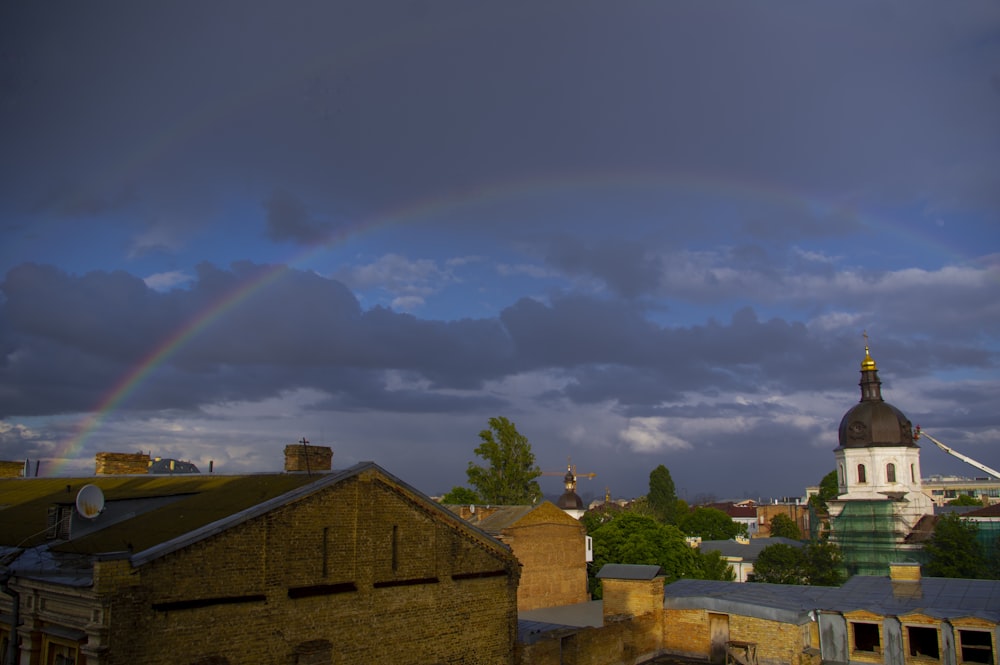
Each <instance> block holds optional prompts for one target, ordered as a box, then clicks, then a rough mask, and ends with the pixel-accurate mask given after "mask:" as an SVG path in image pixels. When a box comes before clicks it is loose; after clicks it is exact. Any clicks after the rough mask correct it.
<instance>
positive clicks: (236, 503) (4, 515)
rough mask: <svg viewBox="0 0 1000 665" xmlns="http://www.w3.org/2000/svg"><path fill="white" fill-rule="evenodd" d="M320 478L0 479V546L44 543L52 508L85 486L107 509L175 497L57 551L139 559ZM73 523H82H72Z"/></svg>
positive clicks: (69, 500) (69, 502)
mask: <svg viewBox="0 0 1000 665" xmlns="http://www.w3.org/2000/svg"><path fill="white" fill-rule="evenodd" d="M320 477H322V476H316V475H312V476H309V475H306V474H260V475H246V476H224V475H204V476H193V475H185V476H98V477H93V478H4V479H0V545H6V546H22V547H30V546H34V545H39V544H42V543H44V542H45V541H46V531H47V529H46V525H47V522H46V520H47V516H48V510H49V507H50V506H53V505H58V504H63V505H72V504H73V503H74V501H75V499H76V495H77V493H78V492H79V491H80V489H81V488H82V487H84V486H85V485H96V486H97V487H99V488H101V490H102V491H103V492H104V498H105V505H108V504H110V503H111V502H113V501H122V500H130V499H133V500H134V499H150V498H157V497H160V498H166V497H173V498H174V500H173V501H170V502H169V503H165V504H164V505H160V506H158V507H155V508H153V509H151V510H148V511H147V512H141V513H140V514H137V515H135V516H133V517H128V518H125V519H121V521H119V522H117V523H115V524H111V525H110V526H107V527H106V528H103V529H100V530H98V531H95V532H93V533H90V534H87V535H83V536H81V537H79V538H74V539H72V540H70V541H67V542H65V543H62V544H59V545H56V546H55V547H53V550H55V551H65V552H73V553H78V554H99V553H103V552H116V551H122V550H128V549H131V550H132V551H135V552H140V551H142V550H145V549H147V548H149V547H152V546H154V545H158V544H160V543H163V542H166V541H169V540H171V539H173V538H176V537H178V536H181V535H183V534H185V533H187V532H190V531H192V530H194V529H197V528H199V527H202V526H205V525H206V524H210V523H212V522H215V521H216V520H219V519H222V518H225V517H228V516H230V515H233V514H236V513H238V512H240V511H242V510H245V509H248V508H251V507H252V506H255V505H257V504H259V503H261V502H263V501H267V500H269V499H273V498H275V497H278V496H281V495H282V494H284V493H286V492H289V491H291V490H294V489H296V488H298V487H301V486H303V485H306V484H308V483H311V482H314V481H316V480H317V479H318V478H320ZM74 519H82V518H80V517H79V516H75V517H74ZM97 519H98V520H100V519H101V518H100V517H98V518H97Z"/></svg>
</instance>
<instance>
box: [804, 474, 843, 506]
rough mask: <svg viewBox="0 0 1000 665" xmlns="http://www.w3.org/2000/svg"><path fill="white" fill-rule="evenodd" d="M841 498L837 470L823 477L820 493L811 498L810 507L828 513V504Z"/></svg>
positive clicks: (820, 483)
mask: <svg viewBox="0 0 1000 665" xmlns="http://www.w3.org/2000/svg"><path fill="white" fill-rule="evenodd" d="M838 496H840V481H839V480H838V479H837V470H836V469H834V470H833V471H831V472H830V473H828V474H826V475H825V476H823V478H822V480H820V481H819V493H818V494H814V495H812V496H811V497H809V505H811V506H812V507H813V508H815V509H816V510H817V511H818V512H821V513H825V512H827V507H826V502H827V501H830V500H831V499H836V498H837V497H838Z"/></svg>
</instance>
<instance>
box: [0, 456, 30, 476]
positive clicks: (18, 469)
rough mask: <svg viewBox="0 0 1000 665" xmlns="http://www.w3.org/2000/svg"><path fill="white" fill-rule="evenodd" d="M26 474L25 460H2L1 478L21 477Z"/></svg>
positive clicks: (0, 463) (0, 465)
mask: <svg viewBox="0 0 1000 665" xmlns="http://www.w3.org/2000/svg"><path fill="white" fill-rule="evenodd" d="M23 475H24V462H8V461H4V460H0V478H20V477H21V476H23Z"/></svg>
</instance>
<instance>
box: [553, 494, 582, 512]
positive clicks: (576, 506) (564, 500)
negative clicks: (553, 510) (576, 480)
mask: <svg viewBox="0 0 1000 665" xmlns="http://www.w3.org/2000/svg"><path fill="white" fill-rule="evenodd" d="M556 505H557V506H559V507H560V508H562V509H563V510H581V509H583V499H581V498H580V496H579V495H578V494H577V493H576V492H563V495H562V496H561V497H559V500H558V501H556Z"/></svg>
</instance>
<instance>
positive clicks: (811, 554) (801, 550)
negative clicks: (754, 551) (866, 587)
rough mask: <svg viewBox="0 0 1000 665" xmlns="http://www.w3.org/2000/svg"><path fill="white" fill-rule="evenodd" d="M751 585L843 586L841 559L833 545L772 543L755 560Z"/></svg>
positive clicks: (837, 549)
mask: <svg viewBox="0 0 1000 665" xmlns="http://www.w3.org/2000/svg"><path fill="white" fill-rule="evenodd" d="M750 581H751V582H765V583H768V584H806V585H811V586H839V585H841V584H843V583H844V572H843V559H842V557H841V554H840V549H839V548H838V547H837V546H836V545H834V544H832V543H809V544H808V545H806V546H805V547H795V546H794V545H786V544H785V543H775V544H774V545H768V546H767V547H765V548H764V549H763V550H761V552H760V554H759V555H758V556H757V561H756V562H754V565H753V573H752V574H751V575H750Z"/></svg>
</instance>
